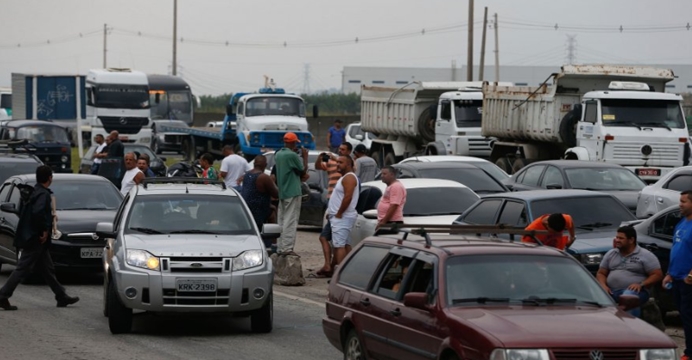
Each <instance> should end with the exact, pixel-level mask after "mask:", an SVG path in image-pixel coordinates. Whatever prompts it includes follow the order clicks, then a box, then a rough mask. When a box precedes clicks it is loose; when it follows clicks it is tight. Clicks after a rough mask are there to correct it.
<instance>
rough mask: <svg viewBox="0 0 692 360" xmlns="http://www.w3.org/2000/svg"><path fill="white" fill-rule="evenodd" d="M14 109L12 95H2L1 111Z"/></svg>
mask: <svg viewBox="0 0 692 360" xmlns="http://www.w3.org/2000/svg"><path fill="white" fill-rule="evenodd" d="M11 108H12V94H0V109H11Z"/></svg>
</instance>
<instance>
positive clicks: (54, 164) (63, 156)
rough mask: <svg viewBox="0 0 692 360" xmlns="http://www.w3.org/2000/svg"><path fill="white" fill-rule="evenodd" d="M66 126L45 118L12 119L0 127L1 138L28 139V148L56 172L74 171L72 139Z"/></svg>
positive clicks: (10, 139) (7, 139)
mask: <svg viewBox="0 0 692 360" xmlns="http://www.w3.org/2000/svg"><path fill="white" fill-rule="evenodd" d="M70 136H71V135H70V132H69V130H68V129H66V128H65V127H63V126H61V125H58V124H55V123H52V122H50V121H45V120H11V121H8V122H7V123H5V125H4V126H2V127H1V128H0V140H4V141H13V140H26V142H27V145H26V147H27V149H31V150H32V153H33V154H34V155H35V156H36V157H38V158H39V159H41V161H42V162H43V163H44V164H46V165H48V166H50V167H51V168H52V169H53V172H56V173H71V172H72V141H71V140H70Z"/></svg>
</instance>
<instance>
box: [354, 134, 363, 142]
mask: <svg viewBox="0 0 692 360" xmlns="http://www.w3.org/2000/svg"><path fill="white" fill-rule="evenodd" d="M355 138H356V140H358V141H363V135H361V134H358V135H356V136H355Z"/></svg>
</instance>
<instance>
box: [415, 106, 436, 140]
mask: <svg viewBox="0 0 692 360" xmlns="http://www.w3.org/2000/svg"><path fill="white" fill-rule="evenodd" d="M433 108H434V105H431V106H429V107H428V108H427V109H425V110H423V112H422V113H421V114H420V116H419V117H418V122H417V125H418V132H419V133H420V136H421V137H422V138H423V140H424V141H425V143H428V142H432V141H435V117H436V116H437V114H436V113H435V110H433Z"/></svg>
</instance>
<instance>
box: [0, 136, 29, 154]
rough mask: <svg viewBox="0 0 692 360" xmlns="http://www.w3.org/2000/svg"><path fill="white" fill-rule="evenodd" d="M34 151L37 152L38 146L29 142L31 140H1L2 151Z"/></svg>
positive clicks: (0, 150)
mask: <svg viewBox="0 0 692 360" xmlns="http://www.w3.org/2000/svg"><path fill="white" fill-rule="evenodd" d="M1 152H11V153H33V152H36V146H34V145H32V144H29V140H27V139H20V140H0V153H1Z"/></svg>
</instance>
